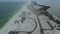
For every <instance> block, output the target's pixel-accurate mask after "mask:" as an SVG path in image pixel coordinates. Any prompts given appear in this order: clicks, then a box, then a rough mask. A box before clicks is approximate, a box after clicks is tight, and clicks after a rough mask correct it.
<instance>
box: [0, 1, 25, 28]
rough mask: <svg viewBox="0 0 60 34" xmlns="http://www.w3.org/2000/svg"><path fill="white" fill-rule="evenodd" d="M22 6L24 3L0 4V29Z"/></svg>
mask: <svg viewBox="0 0 60 34" xmlns="http://www.w3.org/2000/svg"><path fill="white" fill-rule="evenodd" d="M24 5H25V2H0V28H1V27H3V26H4V25H5V24H6V22H7V21H8V20H9V19H10V18H11V17H12V16H13V15H15V14H16V13H17V12H18V11H19V10H20V9H21V8H22V6H24Z"/></svg>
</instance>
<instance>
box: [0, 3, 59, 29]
mask: <svg viewBox="0 0 60 34" xmlns="http://www.w3.org/2000/svg"><path fill="white" fill-rule="evenodd" d="M25 4H26V2H0V28H1V27H3V26H4V25H5V24H6V22H7V21H8V20H9V19H10V18H11V17H12V16H13V15H15V14H16V13H17V12H18V11H19V10H20V9H21V8H22V7H23V6H24V5H25ZM39 4H40V5H46V6H50V7H51V8H49V9H48V11H49V12H51V13H52V14H53V15H55V16H57V17H58V18H59V19H60V7H59V6H60V2H39Z"/></svg>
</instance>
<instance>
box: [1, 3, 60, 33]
mask: <svg viewBox="0 0 60 34" xmlns="http://www.w3.org/2000/svg"><path fill="white" fill-rule="evenodd" d="M32 5H34V4H33V3H31V2H29V3H28V4H27V5H25V6H24V7H23V8H22V9H21V10H19V12H17V14H16V15H14V16H13V17H12V18H10V20H9V21H8V22H7V24H6V25H5V26H4V27H3V28H2V29H1V30H0V34H8V33H9V32H10V31H27V32H30V31H32V30H33V29H34V28H35V30H34V31H33V32H32V33H30V34H55V32H56V31H57V30H56V31H55V30H52V28H53V27H52V26H55V25H56V23H54V22H53V21H52V20H50V19H49V18H48V17H47V16H45V15H39V16H38V18H39V21H40V22H38V19H37V16H36V15H35V14H34V13H33V11H34V9H33V8H31V7H32ZM38 7H39V6H35V8H36V9H39V8H38ZM22 12H24V13H25V14H24V13H23V14H22ZM38 12H39V11H38ZM36 13H37V12H36ZM22 17H26V19H24V21H23V23H21V22H22V21H21V19H23V18H22ZM31 18H32V19H31ZM33 19H34V20H33ZM18 21H19V23H17V22H18ZM35 21H36V22H35ZM47 21H49V22H51V24H52V23H53V24H54V25H53V24H52V26H51V24H49V23H47ZM15 22H16V23H15ZM39 23H40V24H39ZM42 28H43V29H42ZM49 29H50V30H49ZM19 34H27V33H26V32H25V33H24V32H20V33H19ZM58 34H59V33H58Z"/></svg>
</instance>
